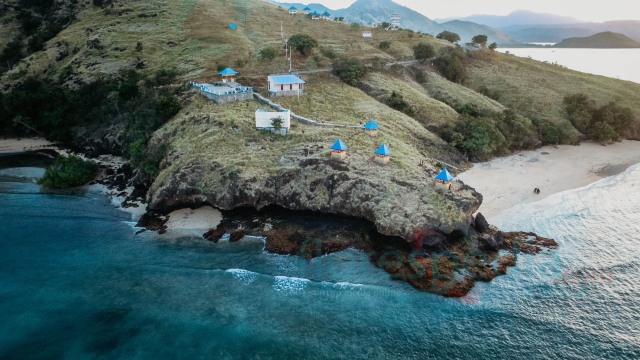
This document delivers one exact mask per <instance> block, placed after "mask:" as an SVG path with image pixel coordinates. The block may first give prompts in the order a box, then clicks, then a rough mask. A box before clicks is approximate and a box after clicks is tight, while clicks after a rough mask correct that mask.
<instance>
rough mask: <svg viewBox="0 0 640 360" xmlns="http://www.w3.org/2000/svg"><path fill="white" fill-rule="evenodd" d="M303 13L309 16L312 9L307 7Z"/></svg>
mask: <svg viewBox="0 0 640 360" xmlns="http://www.w3.org/2000/svg"><path fill="white" fill-rule="evenodd" d="M302 13H303V14H305V15H309V14H311V8H310V7H308V6H307V7H305V8H304V9H302Z"/></svg>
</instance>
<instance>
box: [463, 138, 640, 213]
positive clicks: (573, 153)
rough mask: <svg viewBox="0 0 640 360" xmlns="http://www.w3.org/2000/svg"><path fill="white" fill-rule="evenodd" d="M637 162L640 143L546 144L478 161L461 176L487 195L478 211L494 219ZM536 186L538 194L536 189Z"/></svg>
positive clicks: (587, 183) (623, 169) (617, 172)
mask: <svg viewBox="0 0 640 360" xmlns="http://www.w3.org/2000/svg"><path fill="white" fill-rule="evenodd" d="M637 163H640V141H627V140H625V141H623V142H619V143H615V144H612V145H607V146H602V145H599V144H594V143H582V144H581V145H579V146H571V145H560V146H558V147H553V146H545V147H543V148H540V149H537V150H531V151H523V152H520V153H517V154H514V155H511V156H507V157H503V158H498V159H494V160H491V161H489V162H484V163H478V164H474V166H473V168H472V169H470V170H468V171H466V172H464V173H462V174H459V175H458V177H457V178H458V179H459V180H461V181H463V182H464V183H465V184H468V185H469V186H472V187H474V188H475V189H476V190H477V191H478V192H480V193H481V194H482V195H483V198H484V199H483V201H482V205H481V206H480V209H479V210H478V211H479V212H481V213H482V214H483V215H484V216H485V217H486V218H487V219H489V220H491V218H492V217H494V216H496V215H498V214H500V213H501V212H504V211H507V210H508V209H509V208H511V207H513V206H516V205H520V204H525V203H530V202H534V201H538V200H541V199H543V198H546V197H548V196H549V195H551V194H555V193H558V192H562V191H566V190H570V189H575V188H579V187H583V186H586V185H589V184H591V183H593V182H596V181H598V180H600V179H602V178H604V177H608V176H613V175H616V174H619V173H622V172H624V171H625V170H626V169H627V168H629V167H630V166H632V165H634V164H637ZM536 187H537V188H539V189H540V194H537V195H536V194H534V193H533V189H534V188H536ZM490 222H491V221H490Z"/></svg>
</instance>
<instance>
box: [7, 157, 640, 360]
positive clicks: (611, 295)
mask: <svg viewBox="0 0 640 360" xmlns="http://www.w3.org/2000/svg"><path fill="white" fill-rule="evenodd" d="M7 171H9V172H10V173H11V174H10V176H9V175H7ZM16 174H18V175H19V176H16ZM36 176H38V170H29V169H21V170H1V171H0V181H3V182H0V204H1V205H2V206H0V233H1V234H2V236H1V240H0V317H1V318H2V319H3V321H2V323H1V325H0V358H3V359H4V358H7V359H13V358H18V359H33V358H42V359H45V358H46V359H51V358H65V359H83V358H110V359H112V358H126V359H148V358H154V359H164V358H167V359H169V358H178V357H180V358H194V359H197V358H206V359H247V358H261V359H300V358H311V359H325V358H330V359H362V358H367V359H396V358H408V359H437V358H448V359H456V358H460V359H468V358H477V359H495V358H522V357H527V358H534V359H555V358H566V359H583V358H593V359H601V358H616V359H620V358H623V359H624V358H626V359H637V358H640V315H639V314H640V301H639V300H640V298H639V294H640V292H639V290H640V284H639V281H638V278H639V275H640V262H639V260H638V259H639V256H638V255H640V245H639V241H640V240H638V239H639V238H640V236H638V235H639V234H640V225H639V224H640V221H639V220H640V203H639V202H638V195H637V194H638V184H640V172H639V171H638V170H635V171H629V172H627V173H625V174H622V175H620V176H617V177H615V178H610V179H607V180H605V181H603V182H600V183H597V184H596V185H594V186H592V187H590V188H587V189H581V190H578V191H573V192H567V193H562V194H558V195H557V196H553V197H551V198H549V199H547V200H545V204H540V203H534V204H532V205H531V206H528V207H524V208H520V209H516V210H514V211H513V212H511V215H510V217H509V218H508V219H505V218H501V219H500V222H501V223H502V225H503V226H504V227H505V228H510V229H519V230H534V231H537V232H539V233H541V234H542V235H548V236H553V237H554V238H556V239H557V240H558V241H559V243H560V244H561V246H560V248H559V249H558V250H557V251H553V252H550V253H546V254H540V255H537V256H519V259H518V266H517V267H516V268H513V269H510V270H509V274H508V275H507V276H503V277H500V278H498V279H496V280H494V281H493V282H491V283H488V284H480V285H479V286H477V287H476V288H475V289H474V290H473V291H472V293H471V294H470V295H469V296H468V297H466V298H463V299H446V298H442V297H439V296H436V295H431V294H426V293H420V292H417V291H415V290H413V289H412V288H410V287H409V286H408V285H406V284H405V283H402V282H396V281H392V280H390V279H389V275H388V274H387V273H385V272H384V271H383V270H381V269H378V268H375V267H374V266H373V265H372V264H371V263H370V262H369V260H368V259H367V257H366V256H365V255H364V254H363V253H360V252H358V251H355V250H347V251H344V252H340V253H336V254H331V255H328V256H324V257H321V258H316V259H313V260H305V259H302V258H299V257H295V256H280V255H271V254H266V253H265V252H264V251H263V244H262V242H261V241H260V240H259V239H253V240H250V241H241V242H238V243H228V242H227V243H224V242H223V243H218V244H213V243H209V242H207V241H204V240H202V239H197V238H187V237H185V238H177V239H176V238H173V239H171V238H165V237H162V236H159V235H155V234H146V233H145V234H141V235H137V236H136V235H134V233H135V229H134V228H132V224H131V222H129V221H128V215H127V214H124V213H122V212H119V211H117V210H116V209H114V208H113V206H112V205H111V204H110V201H109V200H108V199H106V198H105V197H104V196H103V195H102V194H101V193H100V192H98V191H97V190H89V191H87V192H86V193H84V194H82V193H81V194H76V195H61V194H45V193H42V192H41V191H40V188H39V186H37V185H35V184H33V183H32V182H30V181H31V178H32V177H36ZM587 270H588V271H589V274H590V275H589V276H587V275H585V274H586V271H587ZM593 270H599V272H597V273H594V272H593ZM594 274H595V275H596V276H595V278H594V277H593V276H591V275H594Z"/></svg>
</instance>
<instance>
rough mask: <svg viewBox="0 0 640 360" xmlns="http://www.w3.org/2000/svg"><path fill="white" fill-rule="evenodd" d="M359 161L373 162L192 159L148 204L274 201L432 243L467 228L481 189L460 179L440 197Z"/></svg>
mask: <svg viewBox="0 0 640 360" xmlns="http://www.w3.org/2000/svg"><path fill="white" fill-rule="evenodd" d="M364 166H367V167H372V166H377V165H376V164H373V163H370V164H368V163H367V160H366V159H350V160H349V161H346V162H341V161H336V160H333V159H330V158H328V157H325V158H317V159H303V160H300V161H299V162H298V164H297V166H295V167H290V166H289V167H284V166H283V167H281V168H280V169H279V170H278V171H277V172H276V173H275V174H273V175H269V176H259V175H256V174H255V173H253V172H252V171H251V169H249V168H247V169H243V168H237V167H236V168H233V169H229V167H228V166H226V165H223V164H222V163H220V162H218V161H212V162H210V163H208V164H204V163H201V162H191V163H189V164H186V165H184V166H182V167H181V168H179V169H177V171H176V172H174V173H172V174H170V175H169V176H168V177H166V178H165V179H162V181H161V183H159V184H155V185H154V186H153V187H152V189H151V191H150V194H149V200H150V201H149V206H150V208H151V209H154V210H158V211H162V212H168V211H171V210H174V209H178V208H183V207H198V206H201V205H203V204H210V205H212V206H214V207H217V208H221V209H226V210H230V209H234V208H237V207H243V206H251V207H254V208H256V209H261V208H263V207H265V206H269V205H279V206H282V207H284V208H287V209H290V210H302V211H316V212H321V213H330V214H340V215H348V216H354V217H359V218H363V219H367V220H369V221H372V222H373V223H375V225H376V226H377V228H378V231H379V232H380V233H382V234H385V235H391V236H400V237H403V238H405V239H407V240H408V241H410V240H411V239H413V238H415V236H416V233H420V232H425V234H424V236H423V239H422V241H423V242H424V244H425V246H431V247H432V246H436V245H437V244H438V243H441V242H442V241H443V240H444V239H445V238H446V236H447V235H448V234H449V233H451V232H453V231H454V230H460V231H463V232H467V229H468V227H469V224H468V223H467V222H466V216H467V215H469V214H472V213H473V212H474V211H475V210H476V209H477V208H478V206H479V205H480V203H481V199H482V198H481V196H480V194H478V193H477V192H475V191H474V190H473V189H472V188H470V187H468V186H466V185H464V184H459V185H458V186H456V190H455V192H452V193H446V194H444V193H441V192H438V191H435V190H434V189H433V184H432V182H431V180H430V178H429V177H428V175H427V174H426V173H424V172H421V173H418V174H416V175H417V176H412V177H409V178H404V179H401V178H398V177H396V176H395V175H394V174H393V171H387V170H389V169H381V170H380V171H379V173H378V174H376V175H375V176H372V175H373V172H371V171H370V170H369V169H367V170H364V169H363V168H362V167H364ZM390 168H391V167H390ZM206 173H208V174H211V173H218V174H221V176H220V177H219V182H217V183H215V184H211V185H210V186H202V184H203V182H205V178H206V177H207V176H208V175H205V174H206ZM424 229H427V230H428V231H425V230H424Z"/></svg>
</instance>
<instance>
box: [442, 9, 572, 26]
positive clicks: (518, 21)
mask: <svg viewBox="0 0 640 360" xmlns="http://www.w3.org/2000/svg"><path fill="white" fill-rule="evenodd" d="M450 20H461V21H471V22H475V23H478V24H482V25H487V26H491V27H497V28H501V27H506V26H512V25H530V24H536V25H557V24H575V23H579V22H580V21H579V20H576V19H574V18H571V17H566V16H558V15H553V14H542V13H536V12H532V11H526V10H517V11H514V12H512V13H511V14H509V15H471V16H467V17H463V18H449V19H442V20H438V21H450Z"/></svg>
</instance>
